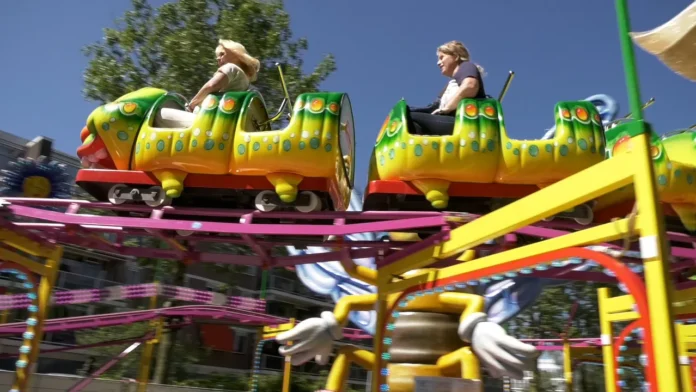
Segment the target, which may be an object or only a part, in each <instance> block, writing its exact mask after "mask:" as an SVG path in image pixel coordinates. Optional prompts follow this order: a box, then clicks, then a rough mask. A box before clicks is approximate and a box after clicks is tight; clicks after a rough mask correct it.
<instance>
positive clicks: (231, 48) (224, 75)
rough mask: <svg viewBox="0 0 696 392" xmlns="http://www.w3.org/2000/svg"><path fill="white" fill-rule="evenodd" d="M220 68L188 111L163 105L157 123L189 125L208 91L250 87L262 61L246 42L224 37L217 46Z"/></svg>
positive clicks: (192, 100) (163, 124) (165, 126)
mask: <svg viewBox="0 0 696 392" xmlns="http://www.w3.org/2000/svg"><path fill="white" fill-rule="evenodd" d="M215 57H216V58H217V63H218V69H217V71H215V74H214V75H213V77H211V78H210V80H208V82H207V83H206V84H204V85H203V87H201V89H200V90H199V91H198V93H197V94H196V96H195V97H193V98H192V99H191V101H190V102H189V103H188V104H186V109H187V110H188V112H187V111H184V110H178V109H172V108H166V107H165V108H162V109H161V110H160V111H159V112H158V113H157V114H156V117H155V124H156V125H155V126H156V127H161V128H188V127H190V126H191V125H192V124H193V120H194V119H195V115H194V114H193V113H191V112H192V111H193V110H194V109H195V108H196V107H197V106H199V105H200V104H201V103H202V102H203V100H204V99H205V97H206V96H208V94H211V93H217V92H227V91H247V90H248V89H249V86H250V84H251V82H253V81H255V80H256V76H257V74H258V72H259V67H260V62H259V60H257V59H256V58H254V57H252V56H251V55H249V53H247V51H246V48H244V45H242V44H240V43H239V42H235V41H232V40H226V39H221V40H220V41H219V44H218V46H217V48H216V49H215Z"/></svg>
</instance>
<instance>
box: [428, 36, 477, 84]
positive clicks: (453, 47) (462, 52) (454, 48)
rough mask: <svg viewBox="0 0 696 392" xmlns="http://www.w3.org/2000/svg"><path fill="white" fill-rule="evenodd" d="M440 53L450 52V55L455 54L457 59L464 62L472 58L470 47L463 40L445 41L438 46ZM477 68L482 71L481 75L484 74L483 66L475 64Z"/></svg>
mask: <svg viewBox="0 0 696 392" xmlns="http://www.w3.org/2000/svg"><path fill="white" fill-rule="evenodd" d="M437 52H438V53H444V54H448V55H450V56H454V57H456V58H457V61H458V62H459V63H463V62H464V61H471V60H470V55H469V49H467V48H466V46H464V44H463V43H461V41H450V42H447V43H444V44H442V45H440V46H438V48H437ZM475 65H476V68H478V70H479V72H480V73H481V76H482V77H483V76H484V72H485V71H484V69H483V67H482V66H480V65H478V64H475Z"/></svg>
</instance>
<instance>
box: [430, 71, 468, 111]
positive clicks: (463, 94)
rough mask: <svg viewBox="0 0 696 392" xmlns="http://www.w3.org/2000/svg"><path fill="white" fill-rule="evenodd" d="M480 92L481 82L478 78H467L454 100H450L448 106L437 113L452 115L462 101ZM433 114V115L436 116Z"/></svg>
mask: <svg viewBox="0 0 696 392" xmlns="http://www.w3.org/2000/svg"><path fill="white" fill-rule="evenodd" d="M478 90H479V81H478V80H477V79H476V78H472V77H468V78H465V79H464V80H463V81H462V84H460V85H459V89H458V90H457V95H455V96H454V97H452V99H450V100H449V102H448V103H447V105H445V107H443V108H442V109H439V110H436V111H435V112H437V113H451V112H453V111H455V110H457V106H459V101H461V100H462V99H464V98H473V97H475V96H476V94H477V93H478ZM435 112H433V114H435Z"/></svg>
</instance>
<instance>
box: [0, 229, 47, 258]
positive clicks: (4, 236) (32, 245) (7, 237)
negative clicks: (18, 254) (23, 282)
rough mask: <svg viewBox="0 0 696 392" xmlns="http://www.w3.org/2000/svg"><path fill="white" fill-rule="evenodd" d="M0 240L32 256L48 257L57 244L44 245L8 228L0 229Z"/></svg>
mask: <svg viewBox="0 0 696 392" xmlns="http://www.w3.org/2000/svg"><path fill="white" fill-rule="evenodd" d="M0 242H4V243H5V244H7V245H9V246H11V247H13V248H15V249H19V250H21V251H22V252H24V253H26V254H30V255H32V256H36V257H41V258H46V259H47V258H49V257H50V256H51V254H52V253H53V252H54V249H55V248H56V247H57V246H46V245H45V244H42V243H39V242H36V241H33V240H30V239H28V238H26V237H23V236H21V235H19V234H17V233H15V232H12V231H10V230H8V229H0Z"/></svg>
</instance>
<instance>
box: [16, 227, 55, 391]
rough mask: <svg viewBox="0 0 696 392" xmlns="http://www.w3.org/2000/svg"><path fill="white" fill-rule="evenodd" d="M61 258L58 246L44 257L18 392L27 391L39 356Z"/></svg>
mask: <svg viewBox="0 0 696 392" xmlns="http://www.w3.org/2000/svg"><path fill="white" fill-rule="evenodd" d="M27 242H28V240H27ZM62 257H63V248H62V247H60V246H57V247H56V248H55V249H53V250H51V251H50V252H49V253H48V254H47V255H46V256H45V259H46V263H45V264H44V271H45V275H44V276H42V277H41V281H40V282H39V289H38V290H37V291H38V292H37V303H38V310H37V312H36V326H35V327H34V337H33V338H32V339H31V343H30V346H29V347H30V348H31V351H30V354H29V356H28V361H27V366H26V367H25V368H24V370H25V373H24V377H23V379H20V380H18V381H19V391H20V392H24V391H27V390H28V387H29V378H30V376H31V371H32V368H33V365H34V364H35V363H36V360H37V358H38V356H39V350H40V348H41V340H42V339H43V325H44V322H45V320H46V314H47V313H48V306H49V304H50V301H51V291H52V290H53V285H54V284H55V282H56V277H57V276H58V267H59V265H60V261H61V259H62Z"/></svg>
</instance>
